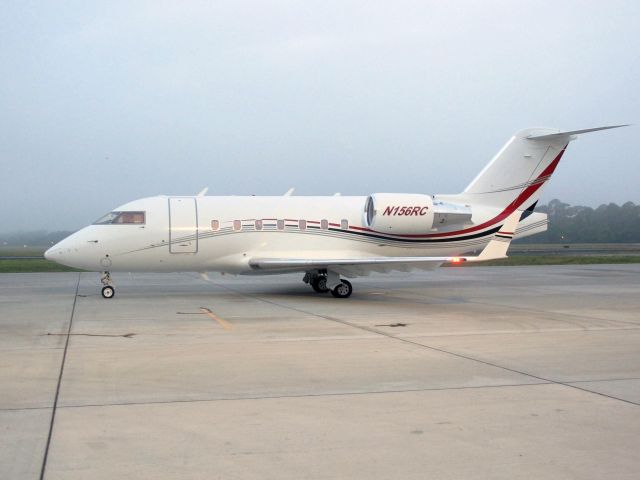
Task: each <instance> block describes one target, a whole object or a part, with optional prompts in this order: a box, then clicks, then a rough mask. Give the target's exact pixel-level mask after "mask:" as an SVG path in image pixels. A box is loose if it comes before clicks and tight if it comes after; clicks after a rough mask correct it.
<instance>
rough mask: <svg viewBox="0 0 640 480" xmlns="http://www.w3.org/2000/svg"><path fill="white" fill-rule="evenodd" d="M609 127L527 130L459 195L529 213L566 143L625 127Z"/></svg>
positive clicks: (513, 140) (473, 201)
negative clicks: (602, 131) (562, 130)
mask: <svg viewBox="0 0 640 480" xmlns="http://www.w3.org/2000/svg"><path fill="white" fill-rule="evenodd" d="M625 126H627V125H612V126H607V127H597V128H588V129H585V130H573V131H567V132H561V131H559V130H557V129H551V128H527V129H524V130H520V131H519V132H517V133H516V134H515V135H513V136H512V137H511V138H510V139H509V141H508V142H507V143H506V144H505V145H504V147H502V148H501V149H500V151H499V152H498V153H497V154H496V156H495V157H493V159H492V160H491V161H490V162H489V163H488V164H487V166H486V167H485V168H484V169H483V170H482V171H481V172H480V173H479V174H478V175H477V176H476V178H474V179H473V181H472V182H471V183H470V184H469V186H468V187H467V188H465V190H464V191H463V192H462V193H461V194H459V195H451V196H447V197H449V198H450V199H451V200H454V198H453V197H457V198H456V199H457V200H464V201H465V202H466V203H469V204H472V205H484V206H487V207H495V208H500V209H504V210H507V211H509V212H512V211H515V210H519V211H526V210H527V209H530V210H532V209H533V206H534V205H535V203H536V202H537V201H538V199H539V198H540V194H541V192H542V187H543V185H544V184H545V183H546V182H547V181H548V180H549V179H550V178H551V175H553V172H554V171H555V169H556V167H557V166H558V163H560V159H561V158H562V155H563V154H564V152H565V150H566V148H567V146H568V145H569V142H571V140H575V139H576V138H577V136H578V135H579V134H582V133H588V132H595V131H598V130H608V129H611V128H619V127H625Z"/></svg>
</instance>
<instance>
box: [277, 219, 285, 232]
mask: <svg viewBox="0 0 640 480" xmlns="http://www.w3.org/2000/svg"><path fill="white" fill-rule="evenodd" d="M278 230H284V220H278Z"/></svg>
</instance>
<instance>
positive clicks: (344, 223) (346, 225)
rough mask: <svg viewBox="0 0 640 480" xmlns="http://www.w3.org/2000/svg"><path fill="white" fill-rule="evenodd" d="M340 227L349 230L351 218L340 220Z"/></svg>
mask: <svg viewBox="0 0 640 480" xmlns="http://www.w3.org/2000/svg"><path fill="white" fill-rule="evenodd" d="M340 228H341V229H342V230H349V220H347V219H346V218H343V219H342V220H340Z"/></svg>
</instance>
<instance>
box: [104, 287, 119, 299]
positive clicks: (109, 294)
mask: <svg viewBox="0 0 640 480" xmlns="http://www.w3.org/2000/svg"><path fill="white" fill-rule="evenodd" d="M115 294H116V290H115V288H113V287H112V286H111V285H107V286H106V287H102V296H103V297H104V298H113V296H114V295H115Z"/></svg>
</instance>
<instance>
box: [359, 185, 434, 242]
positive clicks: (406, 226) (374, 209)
mask: <svg viewBox="0 0 640 480" xmlns="http://www.w3.org/2000/svg"><path fill="white" fill-rule="evenodd" d="M365 215H366V216H365V218H366V222H367V225H368V226H369V227H370V228H371V229H373V230H376V231H378V232H385V233H396V234H420V233H427V232H430V231H431V229H432V228H433V215H434V213H433V198H432V197H431V196H430V195H421V194H412V193H374V194H373V195H371V196H370V197H369V198H368V199H367V204H366V206H365Z"/></svg>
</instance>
